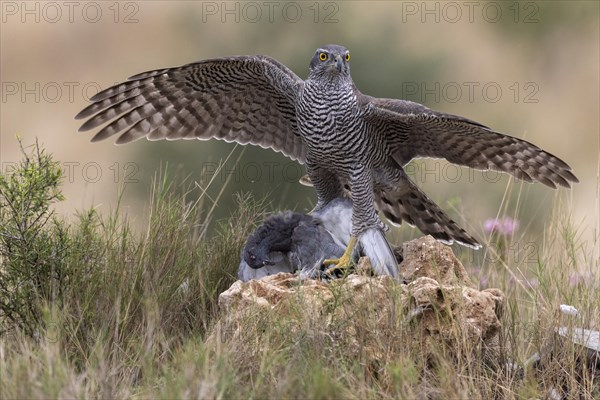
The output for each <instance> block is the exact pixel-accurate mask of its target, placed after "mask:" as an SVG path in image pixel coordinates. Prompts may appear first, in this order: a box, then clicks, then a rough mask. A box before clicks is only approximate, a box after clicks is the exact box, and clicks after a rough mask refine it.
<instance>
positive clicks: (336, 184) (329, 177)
mask: <svg viewBox="0 0 600 400" xmlns="http://www.w3.org/2000/svg"><path fill="white" fill-rule="evenodd" d="M306 170H307V172H308V176H309V177H310V180H311V181H312V184H313V186H314V187H315V191H316V192H317V205H316V206H315V208H314V209H313V210H312V211H311V212H314V211H317V210H320V209H321V208H323V207H324V206H326V205H327V204H328V203H329V202H330V201H331V200H333V199H336V198H338V197H343V196H344V189H343V187H342V185H341V183H340V180H339V178H338V176H337V175H336V174H335V173H334V172H333V171H332V170H331V169H327V168H323V167H321V166H319V165H315V164H312V163H310V162H309V160H307V162H306Z"/></svg>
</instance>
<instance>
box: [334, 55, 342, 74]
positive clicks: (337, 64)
mask: <svg viewBox="0 0 600 400" xmlns="http://www.w3.org/2000/svg"><path fill="white" fill-rule="evenodd" d="M343 63H344V61H343V60H342V56H340V55H339V54H338V55H336V56H335V67H336V68H337V70H338V72H342V67H343Z"/></svg>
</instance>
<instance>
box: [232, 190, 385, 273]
mask: <svg viewBox="0 0 600 400" xmlns="http://www.w3.org/2000/svg"><path fill="white" fill-rule="evenodd" d="M351 221H352V201H350V200H349V199H348V198H337V199H334V200H332V201H330V202H329V203H328V204H327V205H326V206H324V207H322V208H320V209H319V210H316V211H314V212H313V213H312V214H311V215H306V214H302V213H298V212H292V211H285V212H282V213H279V214H275V215H273V216H270V217H269V218H267V219H266V220H265V221H264V222H263V224H262V225H260V226H259V227H258V228H257V229H256V230H255V231H254V232H253V233H252V234H251V235H250V237H248V240H247V241H246V245H245V246H244V248H243V249H242V254H241V261H240V265H239V268H238V278H239V279H240V280H242V281H244V282H247V281H249V280H251V279H260V278H262V277H265V276H267V275H273V274H276V273H278V272H288V273H293V272H296V271H300V276H301V277H305V278H319V277H325V278H326V277H328V276H327V275H326V274H323V273H322V267H323V262H324V261H325V259H326V258H327V257H332V256H333V257H339V256H342V255H343V253H344V249H345V248H346V246H347V245H348V243H349V241H350V235H351V233H352V223H351ZM370 232H373V233H378V231H370ZM370 232H369V233H370ZM369 233H366V234H365V235H362V236H361V238H360V241H359V243H360V246H358V249H357V250H358V251H357V254H355V255H356V256H358V255H364V256H367V257H368V258H369V260H370V261H371V264H372V265H373V266H374V270H375V272H376V273H377V274H378V275H392V276H396V275H397V262H396V258H395V256H394V254H393V252H392V250H391V249H390V248H389V244H388V242H387V241H386V239H385V236H384V235H382V234H379V235H377V234H376V235H373V236H372V235H370V234H369Z"/></svg>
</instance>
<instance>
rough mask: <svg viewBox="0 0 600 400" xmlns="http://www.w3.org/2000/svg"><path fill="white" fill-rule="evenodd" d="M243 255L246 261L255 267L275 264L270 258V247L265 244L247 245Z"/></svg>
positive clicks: (251, 266)
mask: <svg viewBox="0 0 600 400" xmlns="http://www.w3.org/2000/svg"><path fill="white" fill-rule="evenodd" d="M243 257H244V261H246V263H247V264H248V265H249V266H250V268H253V269H258V268H262V267H265V266H267V265H273V262H272V261H271V260H270V259H269V253H268V249H267V248H266V247H265V246H255V245H250V246H246V247H245V248H244V254H243Z"/></svg>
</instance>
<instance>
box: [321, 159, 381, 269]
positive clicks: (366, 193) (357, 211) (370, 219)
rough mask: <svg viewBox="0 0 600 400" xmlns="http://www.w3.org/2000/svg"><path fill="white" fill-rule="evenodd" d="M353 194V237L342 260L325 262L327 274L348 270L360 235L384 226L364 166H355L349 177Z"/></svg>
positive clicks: (371, 180)
mask: <svg viewBox="0 0 600 400" xmlns="http://www.w3.org/2000/svg"><path fill="white" fill-rule="evenodd" d="M349 181H350V191H351V192H352V235H351V236H350V240H349V242H348V246H347V247H346V250H345V251H344V254H343V255H342V256H341V257H340V258H337V259H336V258H333V259H328V260H325V262H324V264H325V265H326V266H329V268H327V270H326V272H327V273H331V272H333V271H335V270H348V269H349V268H350V267H351V266H352V263H353V261H354V260H353V255H354V250H355V248H356V243H357V240H358V238H359V237H360V235H361V234H362V233H363V232H365V231H366V230H368V229H369V228H373V227H376V228H381V226H382V224H381V221H380V220H379V217H378V216H377V213H376V212H375V207H374V206H373V176H372V173H371V170H370V169H369V168H367V167H365V166H364V165H362V164H358V165H356V166H355V169H354V170H353V171H352V172H351V174H350V176H349Z"/></svg>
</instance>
